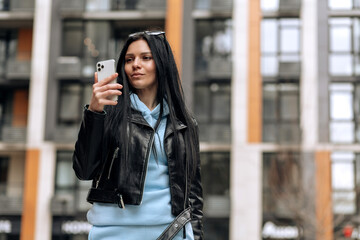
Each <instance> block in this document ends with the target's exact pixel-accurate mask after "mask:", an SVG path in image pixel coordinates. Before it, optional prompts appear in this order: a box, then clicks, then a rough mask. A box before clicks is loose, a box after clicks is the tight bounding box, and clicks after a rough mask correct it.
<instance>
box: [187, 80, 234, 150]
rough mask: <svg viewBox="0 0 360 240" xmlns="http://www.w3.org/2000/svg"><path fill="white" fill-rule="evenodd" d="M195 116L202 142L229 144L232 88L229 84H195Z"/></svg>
mask: <svg viewBox="0 0 360 240" xmlns="http://www.w3.org/2000/svg"><path fill="white" fill-rule="evenodd" d="M194 102H195V114H196V119H197V121H198V122H199V130H200V141H205V142H218V143H224V142H226V143H229V142H230V141H231V129H230V111H231V109H230V102H231V88H230V83H229V82H227V83H226V82H210V81H209V82H201V83H200V82H199V83H196V84H195V98H194Z"/></svg>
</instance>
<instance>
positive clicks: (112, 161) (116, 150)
mask: <svg viewBox="0 0 360 240" xmlns="http://www.w3.org/2000/svg"><path fill="white" fill-rule="evenodd" d="M118 151H119V147H117V148H116V149H115V151H114V154H113V157H112V160H111V164H110V169H109V175H110V172H111V168H112V165H113V163H114V159H115V157H117V154H118ZM115 154H116V155H115ZM103 173H104V169H103V170H102V171H101V174H100V177H99V178H98V180H97V181H96V185H95V188H98V186H99V182H100V179H101V177H102V175H103ZM108 178H109V177H108Z"/></svg>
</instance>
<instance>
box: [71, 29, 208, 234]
mask: <svg viewBox="0 0 360 240" xmlns="http://www.w3.org/2000/svg"><path fill="white" fill-rule="evenodd" d="M117 72H118V73H119V75H118V73H116V74H114V75H112V76H110V77H108V78H106V79H105V80H104V81H101V82H98V81H97V75H96V74H95V83H94V85H93V94H92V98H91V100H90V104H89V105H88V106H86V107H85V110H84V118H83V121H82V124H81V128H80V131H79V136H78V140H77V142H76V144H75V151H74V155H73V168H74V170H75V173H76V175H77V177H78V178H79V179H81V180H93V184H92V188H91V189H90V190H89V194H88V197H87V200H88V201H89V202H91V203H93V205H92V208H91V209H90V210H89V211H88V214H87V218H88V221H89V222H90V223H91V224H92V225H93V227H92V229H91V231H90V233H89V239H94V240H95V239H126V240H132V239H134V240H135V239H136V240H139V239H141V240H146V239H149V240H150V239H151V240H153V239H172V237H174V239H179V240H180V239H203V233H202V215H203V214H202V207H203V199H202V187H201V179H200V159H199V139H198V132H197V124H196V121H195V120H194V119H193V118H192V117H191V115H190V114H189V111H188V110H187V108H186V106H185V102H184V98H183V91H182V86H181V82H180V79H179V74H178V70H177V67H176V64H175V60H174V57H173V54H172V50H171V48H170V45H169V43H168V41H167V40H166V37H165V33H164V32H149V31H145V32H139V33H134V34H130V35H129V38H128V40H127V41H126V43H125V45H124V47H123V50H122V51H121V54H120V57H119V60H118V64H117ZM115 78H117V83H115V84H111V83H110V82H111V81H112V80H113V79H115ZM112 95H119V97H118V101H112V100H109V99H110V98H109V97H110V96H112ZM181 229H182V231H180V230H181Z"/></svg>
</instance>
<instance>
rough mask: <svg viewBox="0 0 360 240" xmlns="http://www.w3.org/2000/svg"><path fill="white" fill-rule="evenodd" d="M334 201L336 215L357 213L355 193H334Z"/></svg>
mask: <svg viewBox="0 0 360 240" xmlns="http://www.w3.org/2000/svg"><path fill="white" fill-rule="evenodd" d="M332 200H333V212H334V213H335V214H354V213H355V212H356V205H355V200H356V195H355V192H333V194H332Z"/></svg>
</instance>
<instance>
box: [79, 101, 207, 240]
mask: <svg viewBox="0 0 360 240" xmlns="http://www.w3.org/2000/svg"><path fill="white" fill-rule="evenodd" d="M105 116H106V113H102V114H99V113H94V112H91V111H89V110H87V108H85V111H84V117H83V121H82V123H81V127H80V131H79V135H78V140H77V142H76V144H75V151H74V154H73V168H74V170H75V173H76V176H77V177H78V178H79V179H80V180H93V184H92V188H91V189H90V191H89V195H88V198H87V200H88V201H89V202H108V203H117V204H118V205H119V207H123V206H124V204H125V205H126V204H133V205H139V204H141V201H142V196H143V190H144V183H145V176H146V171H147V164H148V159H149V154H150V150H151V145H152V141H153V138H154V129H153V128H152V127H151V126H149V124H148V123H147V122H146V120H145V119H144V118H143V117H142V115H141V113H140V112H138V111H136V110H133V112H132V115H131V117H129V119H128V121H129V122H130V124H131V127H132V135H131V136H130V137H129V143H130V144H129V159H131V163H130V164H127V165H129V166H126V167H124V163H123V162H122V159H123V154H122V153H121V151H120V150H119V149H121V148H119V146H111V145H109V144H108V143H107V142H106V141H105V140H103V139H105V138H103V137H102V136H103V134H104V119H105ZM175 125H176V129H177V130H178V131H179V133H180V134H179V140H180V141H179V146H178V147H179V150H180V151H179V153H180V154H181V159H183V161H175V160H174V159H175V156H174V154H175V152H174V149H173V147H172V146H173V137H174V129H172V127H171V126H172V124H171V123H170V118H168V121H167V126H166V130H165V136H164V148H165V152H166V155H167V158H168V166H169V178H170V179H169V180H170V194H171V209H172V214H173V215H174V216H177V215H178V214H180V213H181V211H183V210H184V209H185V208H187V207H191V224H192V227H193V232H194V236H195V239H203V231H202V216H203V212H202V208H203V198H202V186H201V176H200V157H199V143H198V139H197V141H196V142H197V146H196V147H197V158H198V159H197V161H196V162H197V166H195V167H196V176H195V177H190V176H189V174H188V173H187V172H188V171H186V170H185V169H188V168H187V167H186V165H185V162H186V160H185V144H184V132H185V131H186V129H187V126H185V125H184V124H183V123H181V122H180V121H178V122H177V123H176V124H175ZM120 166H121V167H120ZM190 167H192V166H190ZM185 195H187V196H185Z"/></svg>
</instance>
